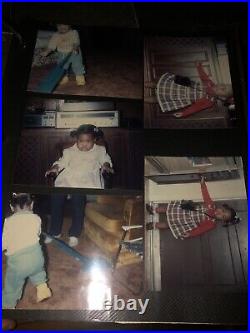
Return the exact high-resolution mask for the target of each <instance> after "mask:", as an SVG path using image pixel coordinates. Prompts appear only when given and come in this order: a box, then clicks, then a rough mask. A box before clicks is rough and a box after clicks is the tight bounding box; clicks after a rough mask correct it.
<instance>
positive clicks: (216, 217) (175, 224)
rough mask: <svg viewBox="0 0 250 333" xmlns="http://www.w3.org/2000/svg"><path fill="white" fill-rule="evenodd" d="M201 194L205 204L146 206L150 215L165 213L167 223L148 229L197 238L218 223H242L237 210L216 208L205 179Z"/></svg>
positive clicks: (174, 202) (177, 236) (176, 203)
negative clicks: (164, 230) (168, 231)
mask: <svg viewBox="0 0 250 333" xmlns="http://www.w3.org/2000/svg"><path fill="white" fill-rule="evenodd" d="M201 193H202V197H203V201H204V203H203V204H201V205H197V204H195V203H194V202H192V201H187V202H185V201H172V202H170V203H168V204H166V205H164V206H161V207H157V208H156V209H155V211H154V209H153V208H152V207H151V206H149V205H146V208H147V210H148V212H149V213H150V214H154V212H156V213H165V214H166V217H167V223H165V222H158V223H155V224H154V223H152V222H150V223H148V224H147V226H146V227H147V229H148V230H151V229H153V228H154V226H155V227H156V228H157V229H170V230H171V232H172V234H173V236H174V237H175V238H177V239H185V238H191V237H197V236H200V235H203V234H205V233H207V232H208V231H210V230H213V229H215V228H216V226H217V223H218V222H222V223H223V224H224V226H228V225H230V224H237V223H239V222H240V219H239V217H238V216H237V214H236V212H235V210H234V209H233V208H231V207H230V206H228V205H227V204H223V205H221V206H216V205H215V204H214V202H213V201H212V199H211V197H210V195H209V192H208V189H207V186H206V183H205V180H204V178H202V179H201Z"/></svg>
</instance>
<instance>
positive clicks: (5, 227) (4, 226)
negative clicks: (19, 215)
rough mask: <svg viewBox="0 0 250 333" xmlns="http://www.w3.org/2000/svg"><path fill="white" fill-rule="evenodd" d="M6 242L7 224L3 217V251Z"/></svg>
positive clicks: (5, 247)
mask: <svg viewBox="0 0 250 333" xmlns="http://www.w3.org/2000/svg"><path fill="white" fill-rule="evenodd" d="M7 244H8V226H7V223H6V219H5V221H4V225H3V235H2V251H5V250H6V249H7Z"/></svg>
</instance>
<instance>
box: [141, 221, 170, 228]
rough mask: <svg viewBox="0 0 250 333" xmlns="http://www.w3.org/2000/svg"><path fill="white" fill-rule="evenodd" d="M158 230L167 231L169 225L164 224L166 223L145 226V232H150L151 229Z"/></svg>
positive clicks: (150, 223) (151, 223)
mask: <svg viewBox="0 0 250 333" xmlns="http://www.w3.org/2000/svg"><path fill="white" fill-rule="evenodd" d="M154 228H156V229H159V230H162V229H169V225H168V224H167V223H166V222H156V223H154V222H149V223H147V224H146V229H147V230H152V229H154Z"/></svg>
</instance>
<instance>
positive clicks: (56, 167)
mask: <svg viewBox="0 0 250 333" xmlns="http://www.w3.org/2000/svg"><path fill="white" fill-rule="evenodd" d="M53 173H55V174H56V176H57V175H58V173H59V170H58V166H57V165H55V166H53V167H52V168H51V169H49V170H47V171H46V173H45V177H48V176H50V175H52V174H53Z"/></svg>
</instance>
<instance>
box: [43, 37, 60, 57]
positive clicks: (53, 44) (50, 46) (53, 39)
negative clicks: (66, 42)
mask: <svg viewBox="0 0 250 333" xmlns="http://www.w3.org/2000/svg"><path fill="white" fill-rule="evenodd" d="M57 42H58V37H57V34H53V35H52V36H51V38H50V40H49V43H48V46H47V49H46V50H45V51H43V52H42V53H41V55H42V56H43V57H47V56H48V55H49V54H50V53H51V52H53V51H55V50H56V48H57Z"/></svg>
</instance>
